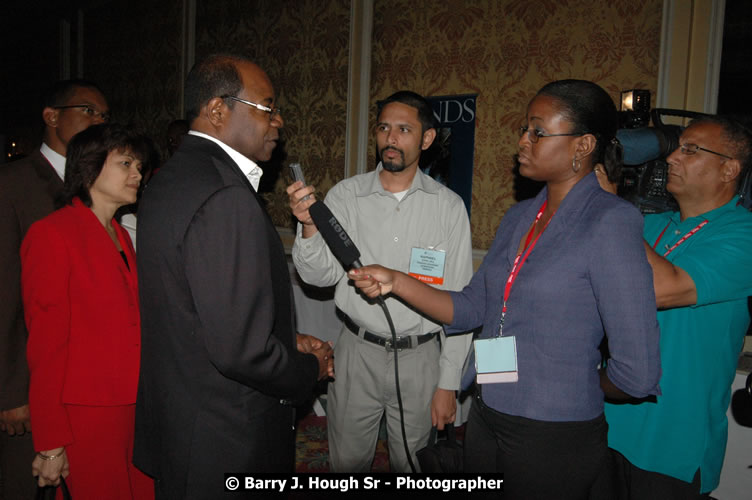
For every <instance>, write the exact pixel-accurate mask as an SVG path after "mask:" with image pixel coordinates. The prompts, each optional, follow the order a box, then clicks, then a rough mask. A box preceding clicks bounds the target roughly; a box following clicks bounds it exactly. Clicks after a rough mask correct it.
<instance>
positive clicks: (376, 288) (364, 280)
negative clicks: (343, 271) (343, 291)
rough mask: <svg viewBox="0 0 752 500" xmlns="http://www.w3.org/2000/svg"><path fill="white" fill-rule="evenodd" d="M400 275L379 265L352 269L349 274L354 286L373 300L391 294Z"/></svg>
mask: <svg viewBox="0 0 752 500" xmlns="http://www.w3.org/2000/svg"><path fill="white" fill-rule="evenodd" d="M398 274H399V273H398V272H397V271H395V270H393V269H388V268H386V267H383V266H379V265H378V264H374V265H371V266H363V267H361V268H360V269H351V270H350V272H349V273H347V276H348V278H350V279H351V280H352V281H353V284H354V285H355V287H356V288H358V289H359V290H360V291H361V292H362V293H363V294H365V295H366V296H367V297H369V298H371V299H373V298H375V297H378V296H380V295H386V294H388V293H390V292H391V291H392V289H393V287H394V281H395V279H396V278H397V275H398Z"/></svg>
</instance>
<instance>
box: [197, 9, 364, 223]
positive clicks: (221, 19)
mask: <svg viewBox="0 0 752 500" xmlns="http://www.w3.org/2000/svg"><path fill="white" fill-rule="evenodd" d="M349 37H350V2H349V1H348V0H328V1H325V2H322V1H320V0H295V1H282V0H254V1H224V2H216V1H211V0H199V1H198V2H197V15H196V59H197V60H199V59H200V58H202V57H204V56H206V55H208V54H211V53H213V52H235V53H240V54H243V55H246V56H248V57H250V58H251V59H252V60H254V61H256V62H257V63H258V64H259V65H260V66H261V67H262V68H264V70H266V72H267V73H268V74H269V78H270V79H271V80H272V83H273V84H274V88H275V90H276V93H277V101H278V105H279V106H280V107H281V108H282V117H283V118H284V123H285V126H284V129H283V137H284V138H285V144H284V153H286V159H285V160H284V163H283V164H282V165H280V162H281V160H282V159H283V158H280V156H284V155H282V153H283V151H279V150H280V148H279V147H278V148H277V149H278V151H277V154H275V158H273V159H272V162H271V163H272V165H269V166H266V167H265V168H264V176H263V177H262V180H261V183H262V184H261V188H260V190H259V191H260V192H263V196H264V198H265V199H266V200H267V201H268V205H267V209H268V210H269V213H270V214H271V216H272V219H273V220H274V223H275V224H276V225H277V226H281V227H289V228H292V227H293V222H292V216H291V215H290V210H289V208H288V206H287V194H286V193H285V187H286V186H287V185H288V184H290V182H291V180H290V177H289V175H288V173H287V170H286V168H287V164H288V163H289V162H295V161H297V162H300V163H301V164H302V165H303V168H304V171H305V174H306V181H307V182H308V183H309V184H313V185H315V186H316V188H317V190H318V195H319V197H323V195H324V194H325V193H326V192H327V191H328V190H329V188H331V187H332V186H333V185H334V184H336V183H337V182H338V181H340V180H342V178H343V177H344V162H345V128H346V124H347V120H346V116H345V108H346V106H347V76H348V73H347V71H348V69H347V65H348V62H349V60H348V43H349ZM281 166H283V167H284V168H281Z"/></svg>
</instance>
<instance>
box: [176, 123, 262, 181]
mask: <svg viewBox="0 0 752 500" xmlns="http://www.w3.org/2000/svg"><path fill="white" fill-rule="evenodd" d="M188 134H190V135H195V136H198V137H203V138H204V139H209V140H210V141H212V142H215V143H216V144H217V145H218V146H219V147H221V148H222V149H223V150H224V151H225V153H227V154H228V155H229V156H230V158H232V159H233V161H234V162H235V163H237V165H238V167H239V168H240V171H241V172H243V175H245V176H246V177H248V180H249V181H250V183H251V185H252V186H253V189H254V190H255V191H258V186H259V182H260V181H261V176H262V175H263V173H264V171H263V170H261V167H259V166H258V165H256V163H255V162H253V161H252V160H250V159H248V158H247V157H245V156H243V155H242V154H240V153H239V152H237V151H235V150H234V149H232V148H231V147H230V146H228V145H227V144H225V143H224V142H222V141H220V140H219V139H217V138H216V137H212V136H210V135H208V134H204V133H203V132H197V131H195V130H191V131H189V132H188Z"/></svg>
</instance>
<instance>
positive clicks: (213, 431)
mask: <svg viewBox="0 0 752 500" xmlns="http://www.w3.org/2000/svg"><path fill="white" fill-rule="evenodd" d="M274 98H275V95H274V89H273V87H272V84H271V82H270V81H269V78H268V77H267V75H266V74H265V73H264V71H263V70H262V69H261V68H259V67H258V66H257V65H255V64H254V63H252V62H250V61H248V60H247V59H244V58H240V57H236V56H226V55H214V56H210V57H208V58H207V59H206V60H204V61H202V62H200V63H198V64H197V65H196V66H195V67H194V68H193V69H192V70H191V72H190V74H189V75H188V79H187V81H186V89H185V99H186V108H187V117H188V120H189V121H190V122H191V131H190V133H189V135H187V136H186V137H185V138H184V139H183V142H182V143H181V145H180V147H179V148H178V150H177V151H176V152H175V154H174V155H173V156H172V157H171V158H170V160H169V161H168V162H167V163H166V164H165V166H164V167H162V169H160V172H159V175H157V176H155V177H154V179H153V180H152V182H151V183H150V184H149V187H148V188H147V189H146V190H145V192H144V196H143V198H142V200H141V205H140V210H139V223H138V244H139V246H138V250H139V251H138V257H137V260H138V271H139V282H140V283H139V292H140V298H141V319H142V351H141V352H142V355H141V376H140V380H139V395H138V401H137V409H136V442H135V450H134V462H135V464H136V465H137V466H138V467H140V468H142V469H143V470H144V471H145V472H147V473H148V474H150V475H152V476H153V477H154V478H155V479H156V492H157V498H175V499H194V498H195V499H203V498H206V499H213V498H218V497H221V496H222V494H223V491H224V473H225V472H292V471H293V467H294V451H295V448H294V432H293V425H294V409H293V406H292V404H294V403H295V402H296V401H301V400H304V399H306V398H307V397H309V396H310V395H312V390H313V387H314V385H315V383H316V381H317V380H319V379H322V378H324V377H326V376H327V375H330V374H331V373H330V370H332V365H331V352H332V351H331V346H329V345H328V344H326V343H323V342H321V341H319V340H318V339H314V338H312V337H298V344H299V345H307V350H308V351H310V352H309V353H303V352H299V351H298V350H297V349H296V335H295V325H294V319H293V318H294V317H295V315H294V309H293V303H292V290H291V285H290V280H289V271H288V267H287V261H286V258H285V254H284V250H283V247H282V242H281V241H280V239H279V236H278V234H277V232H276V230H275V228H274V225H273V224H272V222H271V219H270V218H269V216H268V214H267V213H266V211H265V209H264V208H263V204H262V201H261V198H260V197H259V195H258V194H257V193H256V189H257V187H258V182H259V178H260V177H261V173H262V172H261V169H260V168H259V167H258V163H259V162H264V161H268V160H269V159H270V158H271V155H272V151H273V150H274V148H275V147H276V145H277V141H278V138H279V129H280V128H281V127H282V126H283V121H282V117H281V116H280V113H279V109H278V108H276V107H275V104H274ZM301 348H302V347H301ZM304 350H305V349H304Z"/></svg>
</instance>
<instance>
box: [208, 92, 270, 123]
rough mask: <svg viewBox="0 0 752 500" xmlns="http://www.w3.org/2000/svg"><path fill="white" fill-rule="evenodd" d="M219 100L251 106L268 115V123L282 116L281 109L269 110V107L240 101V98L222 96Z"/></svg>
mask: <svg viewBox="0 0 752 500" xmlns="http://www.w3.org/2000/svg"><path fill="white" fill-rule="evenodd" d="M220 98H221V99H232V100H233V101H238V102H242V103H243V104H247V105H248V106H253V107H254V108H256V109H260V110H261V111H264V112H266V113H269V121H270V122H271V121H274V119H275V118H277V117H278V116H282V108H277V107H275V108H270V107H269V106H264V105H263V104H258V103H256V102H251V101H246V100H245V99H241V98H240V97H235V96H234V95H223V96H220Z"/></svg>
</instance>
